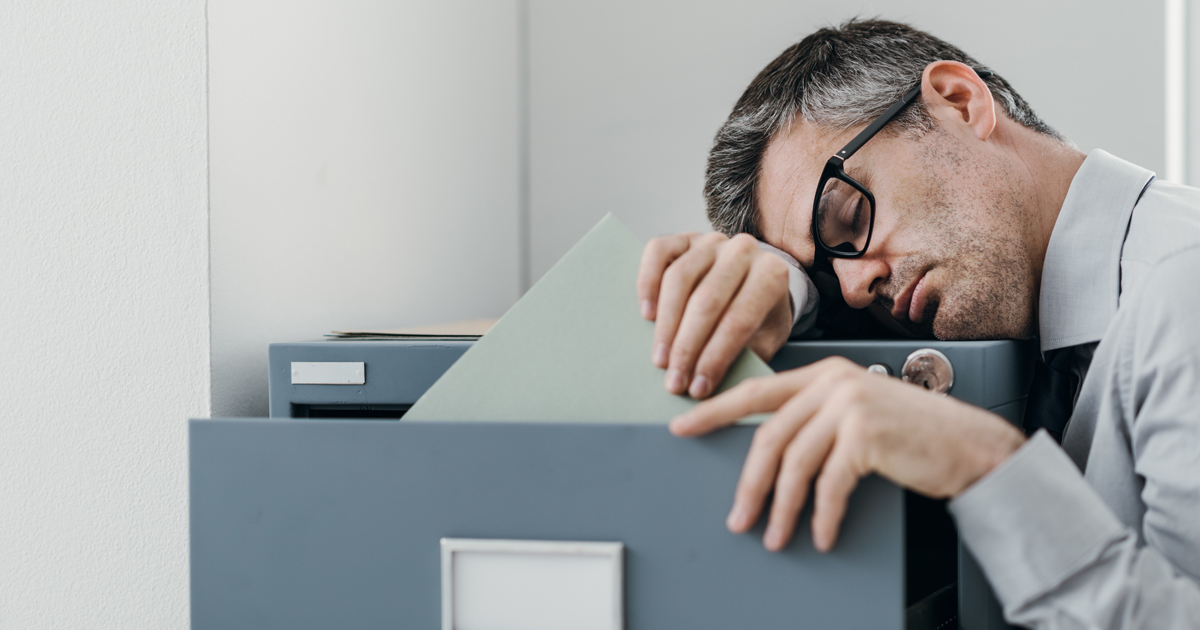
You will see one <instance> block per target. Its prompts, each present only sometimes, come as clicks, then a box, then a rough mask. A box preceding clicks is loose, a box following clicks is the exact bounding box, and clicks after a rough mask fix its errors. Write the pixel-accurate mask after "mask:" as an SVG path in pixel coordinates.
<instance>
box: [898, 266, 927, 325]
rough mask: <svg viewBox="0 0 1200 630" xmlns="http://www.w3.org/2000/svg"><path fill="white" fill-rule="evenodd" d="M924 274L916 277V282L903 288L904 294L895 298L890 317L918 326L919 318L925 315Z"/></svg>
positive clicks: (925, 293)
mask: <svg viewBox="0 0 1200 630" xmlns="http://www.w3.org/2000/svg"><path fill="white" fill-rule="evenodd" d="M925 278H926V274H924V273H922V274H921V275H920V276H919V277H917V279H916V281H915V282H913V283H912V284H910V285H908V286H907V287H905V289H904V292H903V293H901V294H900V295H898V296H896V301H895V303H894V304H893V305H892V317H893V318H894V319H896V320H899V321H903V320H905V319H907V320H908V321H910V322H912V323H914V324H919V323H921V317H923V316H924V313H925V301H926V295H927V292H926V289H925Z"/></svg>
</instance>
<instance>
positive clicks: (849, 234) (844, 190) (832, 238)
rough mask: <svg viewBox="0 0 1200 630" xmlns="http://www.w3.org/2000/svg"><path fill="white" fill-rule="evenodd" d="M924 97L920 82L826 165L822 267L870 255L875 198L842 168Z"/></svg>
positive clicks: (816, 215) (816, 224) (818, 229)
mask: <svg viewBox="0 0 1200 630" xmlns="http://www.w3.org/2000/svg"><path fill="white" fill-rule="evenodd" d="M976 74H978V75H979V77H980V78H988V77H990V76H992V73H991V72H988V71H987V70H976ZM920 95H921V84H920V83H919V82H918V83H917V85H916V86H915V87H913V89H911V90H909V91H908V92H907V93H905V94H904V96H903V97H901V98H900V100H899V101H896V103H895V104H893V105H892V106H891V107H889V108H888V109H887V111H885V112H883V114H881V115H880V116H879V118H876V119H875V121H874V122H872V123H871V124H869V125H867V128H866V129H863V130H862V132H861V133H859V134H858V135H857V136H854V139H853V140H851V141H850V143H849V144H847V145H846V146H845V147H842V150H841V151H838V152H837V153H836V154H835V155H834V156H833V157H831V158H829V161H828V162H825V170H823V171H822V172H821V181H820V182H819V183H818V184H817V196H816V199H815V200H813V211H812V228H811V229H812V236H813V242H814V243H815V244H816V263H817V265H818V266H823V267H829V266H830V265H829V259H830V258H860V257H861V256H862V255H863V254H865V253H866V252H867V247H868V246H869V245H870V244H871V233H872V232H873V231H874V229H875V195H872V194H871V191H870V190H867V187H866V186H863V185H862V184H860V183H859V182H858V181H856V180H855V179H854V178H853V177H850V176H849V175H847V174H846V171H845V169H843V168H842V165H843V164H844V163H845V162H846V160H848V159H850V157H851V156H853V155H854V154H855V152H857V151H858V150H859V149H861V148H862V146H863V145H864V144H866V143H867V141H868V140H870V139H871V138H874V137H875V134H877V133H879V131H880V130H881V129H883V128H884V127H885V126H886V125H887V124H888V123H889V122H891V121H892V119H893V118H895V117H896V116H897V115H899V114H900V112H901V111H903V110H904V108H905V107H908V105H909V104H910V103H912V102H913V101H915V100H917V97H918V96H920Z"/></svg>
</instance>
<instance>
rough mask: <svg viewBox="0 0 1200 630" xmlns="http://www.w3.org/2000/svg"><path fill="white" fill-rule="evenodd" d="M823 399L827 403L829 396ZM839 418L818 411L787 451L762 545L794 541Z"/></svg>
mask: <svg viewBox="0 0 1200 630" xmlns="http://www.w3.org/2000/svg"><path fill="white" fill-rule="evenodd" d="M823 402H825V403H826V405H828V398H826V399H824V400H823ZM836 418H837V416H836V415H835V414H832V413H830V414H822V413H821V412H820V411H819V410H818V411H816V412H815V413H814V415H813V417H812V418H811V419H810V420H809V422H808V423H807V424H805V425H804V426H803V427H802V428H801V429H800V432H799V433H797V434H796V437H795V438H793V439H792V442H791V444H789V445H788V447H787V450H785V451H784V453H783V463H782V464H781V465H780V468H779V476H778V478H777V479H776V481H775V498H774V500H772V502H771V514H770V516H769V517H768V519H767V530H766V532H764V534H763V545H764V546H765V547H766V548H767V549H768V550H770V551H779V550H780V549H783V548H784V547H786V546H787V544H788V542H789V541H791V539H792V535H793V534H794V533H795V531H796V521H797V519H799V517H800V510H801V509H803V508H804V502H805V501H806V500H807V499H808V489H809V487H810V486H811V485H812V480H813V477H815V476H816V474H817V471H818V470H820V468H821V464H822V463H824V462H825V459H826V457H828V456H829V450H830V449H831V448H833V441H834V436H835V435H836V434H837V422H836Z"/></svg>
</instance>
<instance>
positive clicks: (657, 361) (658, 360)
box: [654, 343, 669, 367]
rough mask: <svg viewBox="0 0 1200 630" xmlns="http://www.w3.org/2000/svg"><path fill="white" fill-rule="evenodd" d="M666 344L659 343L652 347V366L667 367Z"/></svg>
mask: <svg viewBox="0 0 1200 630" xmlns="http://www.w3.org/2000/svg"><path fill="white" fill-rule="evenodd" d="M667 352H669V351H668V350H667V344H665V343H660V344H658V345H656V346H654V365H657V366H658V367H667Z"/></svg>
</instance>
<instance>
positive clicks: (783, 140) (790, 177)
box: [756, 118, 854, 265]
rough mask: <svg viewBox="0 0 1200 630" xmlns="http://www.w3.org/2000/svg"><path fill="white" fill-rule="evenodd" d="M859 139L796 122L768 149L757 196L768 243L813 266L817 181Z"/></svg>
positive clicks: (761, 222) (848, 133) (763, 229)
mask: <svg viewBox="0 0 1200 630" xmlns="http://www.w3.org/2000/svg"><path fill="white" fill-rule="evenodd" d="M853 137H854V132H853V131H852V130H848V131H845V132H842V133H831V132H829V131H827V130H822V129H820V128H818V127H817V126H816V125H813V124H812V123H810V122H808V121H806V120H803V119H799V118H797V119H796V120H795V121H794V122H793V123H792V124H791V125H789V126H787V127H784V128H783V129H781V130H780V131H779V132H778V133H776V134H775V136H774V137H773V138H771V141H770V142H769V143H768V144H767V150H766V153H765V154H764V155H763V160H762V164H761V169H760V171H759V179H758V188H757V190H756V193H757V197H758V207H759V225H758V228H759V230H760V231H761V232H762V235H763V237H764V238H766V240H767V242H769V243H771V244H772V245H774V246H776V247H778V248H780V249H782V250H784V251H786V252H787V253H789V254H791V255H792V256H793V257H795V258H796V259H797V260H799V261H800V262H802V263H804V264H806V265H808V264H811V263H812V260H813V242H812V234H810V232H809V226H810V225H811V220H812V219H811V217H812V204H813V198H814V196H815V195H816V189H817V180H819V179H820V178H821V171H822V169H823V168H824V167H825V162H826V161H827V160H828V159H829V157H830V156H831V155H833V154H834V153H836V152H837V150H838V149H840V148H841V147H842V146H844V145H845V144H846V143H847V142H849V141H850V139H851V138H853Z"/></svg>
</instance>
